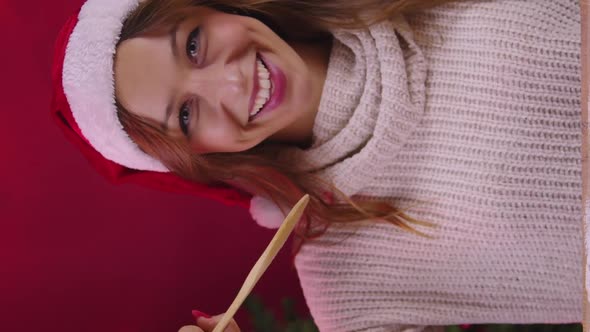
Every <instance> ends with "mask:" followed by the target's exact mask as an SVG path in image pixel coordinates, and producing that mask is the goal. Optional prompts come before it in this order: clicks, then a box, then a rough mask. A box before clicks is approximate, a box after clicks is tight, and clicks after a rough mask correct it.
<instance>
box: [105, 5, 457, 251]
mask: <svg viewBox="0 0 590 332" xmlns="http://www.w3.org/2000/svg"><path fill="white" fill-rule="evenodd" d="M444 2H450V1H449V0H433V1H422V0H397V1H395V0H354V1H350V0H331V1H325V0H239V1H237V0H147V1H145V2H143V3H142V4H141V5H140V6H139V7H138V9H137V10H135V11H134V12H133V13H131V15H130V16H129V17H128V19H127V20H126V22H125V23H124V25H123V29H122V33H121V39H120V42H121V41H124V40H126V39H130V38H133V37H136V36H139V35H147V34H153V33H158V32H161V31H164V30H166V29H167V28H169V27H170V26H172V25H173V24H175V23H176V22H178V21H180V20H181V19H182V18H183V17H184V15H185V14H184V13H186V12H187V11H188V10H189V9H190V8H191V7H193V6H209V7H212V8H215V9H218V10H222V11H226V12H231V13H238V14H242V15H248V16H252V17H255V18H257V19H259V20H260V21H262V22H263V23H265V24H266V25H268V26H269V27H270V28H271V29H273V30H274V31H275V32H276V33H277V34H278V35H279V36H281V37H282V38H283V39H285V40H295V39H297V40H304V41H317V40H318V39H322V38H327V37H329V31H330V30H331V29H334V28H350V29H353V28H363V27H367V26H369V25H371V24H374V23H377V22H379V21H382V20H385V19H388V18H391V17H393V16H394V15H396V14H400V13H409V12H413V11H417V10H421V9H425V8H426V7H432V6H434V5H438V4H442V3H444ZM301 23H304V24H301ZM290 27H297V28H296V29H290ZM301 27H306V29H304V30H302V29H301ZM117 107H118V110H119V111H118V116H119V119H120V121H121V123H122V125H123V127H124V129H125V130H126V131H127V133H128V134H129V136H130V137H131V138H132V139H133V140H134V141H135V142H136V143H137V144H138V146H139V147H140V148H141V149H142V150H144V151H145V152H146V153H147V154H150V155H152V156H154V157H156V158H157V159H159V160H160V161H161V162H162V163H163V164H164V165H165V166H166V167H168V169H170V170H171V171H173V172H174V173H176V174H178V175H179V176H181V177H183V178H185V179H188V180H191V181H198V182H202V183H219V182H222V183H226V184H231V185H235V186H238V187H241V188H246V189H247V190H248V191H249V192H251V193H254V194H258V195H262V196H265V197H267V198H269V199H271V200H273V201H274V202H275V203H277V205H279V206H281V207H283V208H288V207H291V206H293V205H294V204H295V203H296V202H297V200H298V199H299V198H300V197H301V196H302V195H303V193H308V194H309V195H310V197H311V201H310V204H309V206H308V209H307V214H306V216H307V218H305V219H304V222H301V223H300V224H299V226H298V228H297V230H296V233H297V234H298V235H299V238H298V240H305V239H309V238H313V237H316V236H319V235H321V234H323V232H324V231H325V230H326V229H327V227H329V226H330V225H331V224H333V223H350V222H358V221H362V220H373V221H383V222H389V223H391V224H393V225H396V226H398V227H401V228H403V229H406V230H408V231H411V232H415V233H417V234H420V235H423V236H426V235H425V234H423V233H421V232H419V231H417V230H416V229H414V228H413V227H412V226H410V224H420V225H427V226H432V224H431V223H428V222H423V221H418V220H415V219H413V218H411V217H410V216H408V215H407V214H406V213H404V212H403V211H402V210H401V209H399V208H398V207H396V206H393V205H392V204H391V203H390V202H388V201H385V200H363V199H360V198H358V197H353V198H351V197H348V196H346V195H345V194H343V193H342V192H340V191H339V190H338V188H335V187H334V186H333V185H331V184H330V183H327V182H325V181H323V180H322V179H320V178H319V177H317V176H315V175H314V174H310V173H305V172H298V171H297V170H296V169H295V168H294V167H293V165H289V164H285V163H281V162H279V161H278V159H277V158H276V156H277V151H279V150H280V149H281V145H279V144H274V143H268V142H264V143H262V144H260V145H258V146H256V147H254V148H252V149H250V150H248V151H243V152H239V153H213V154H205V155H199V154H196V153H194V152H192V151H191V148H190V146H189V145H188V143H187V142H186V141H185V140H182V139H180V138H176V137H172V136H170V135H168V134H167V133H166V132H164V131H163V130H162V129H161V127H160V126H159V125H158V124H156V123H155V122H153V121H150V120H149V119H145V118H141V117H139V116H136V115H134V114H132V113H131V112H129V111H127V110H125V109H124V108H123V107H122V106H121V105H120V104H117ZM331 195H332V197H333V200H332V199H330V196H331ZM298 243H299V244H301V243H302V242H301V241H298Z"/></svg>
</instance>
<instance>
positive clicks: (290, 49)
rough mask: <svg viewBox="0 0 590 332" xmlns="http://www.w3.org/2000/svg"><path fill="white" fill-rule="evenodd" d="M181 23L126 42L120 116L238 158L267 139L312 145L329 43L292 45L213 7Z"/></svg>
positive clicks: (119, 69) (202, 149)
mask: <svg viewBox="0 0 590 332" xmlns="http://www.w3.org/2000/svg"><path fill="white" fill-rule="evenodd" d="M184 14H185V15H186V16H184V15H183V16H180V17H178V18H177V20H178V22H175V24H174V25H173V26H172V27H166V28H167V29H168V30H170V33H167V34H163V35H161V36H150V35H147V36H146V35H142V36H133V37H131V38H126V39H123V40H122V42H120V44H119V46H118V51H117V55H116V59H115V91H116V97H117V100H118V102H119V105H120V106H121V107H120V110H121V112H124V111H125V110H126V111H128V112H131V113H133V114H135V115H137V116H141V117H143V118H145V119H150V120H151V121H154V122H155V123H158V124H160V126H161V127H162V128H163V130H164V132H166V133H167V134H172V135H174V134H175V133H182V136H184V138H185V139H186V140H187V141H188V143H189V145H190V146H191V148H192V150H193V151H194V152H196V153H215V152H239V151H244V150H248V149H250V148H252V147H254V146H256V145H258V144H259V143H261V142H262V141H264V140H266V139H270V140H274V141H281V142H291V143H305V142H308V141H309V140H310V139H311V129H312V124H313V118H314V117H315V112H316V111H317V108H318V105H319V100H320V95H321V90H322V86H323V80H324V77H325V72H326V67H327V61H328V55H329V48H328V47H329V44H317V45H312V46H309V45H304V44H295V45H289V44H287V43H286V42H285V41H283V40H282V39H281V38H279V37H278V36H277V35H276V34H275V33H274V32H273V31H272V30H271V29H270V28H268V27H267V26H266V25H264V24H263V23H262V22H260V21H258V20H256V19H254V18H251V17H247V16H238V15H232V14H228V13H225V12H221V11H217V10H215V9H211V8H208V7H191V8H189V9H187V10H186V11H184ZM125 30H126V27H124V28H123V33H124V32H125Z"/></svg>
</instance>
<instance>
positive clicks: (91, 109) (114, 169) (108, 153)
mask: <svg viewBox="0 0 590 332" xmlns="http://www.w3.org/2000/svg"><path fill="white" fill-rule="evenodd" d="M139 3H140V1H139V0H88V1H86V3H85V4H84V5H83V6H82V8H81V9H80V10H79V11H78V13H76V14H74V15H73V16H72V17H70V19H69V20H68V21H67V22H66V24H65V25H64V27H63V28H62V30H61V32H60V33H59V35H58V38H57V41H56V44H55V54H54V63H53V68H52V80H53V86H54V93H53V100H52V107H51V109H52V115H54V118H55V119H56V120H57V122H58V124H59V125H60V127H61V128H62V129H63V130H64V133H65V135H66V137H67V138H68V140H70V141H71V142H72V143H74V144H75V145H76V146H77V147H78V148H79V149H80V150H81V151H82V153H83V154H84V155H85V156H86V158H87V159H88V160H89V161H90V163H91V164H92V165H93V166H94V167H95V168H96V169H97V171H98V172H99V173H101V174H103V175H104V176H106V177H107V179H109V180H110V181H111V182H113V183H128V182H132V183H138V184H141V185H146V186H149V187H152V188H156V189H160V190H165V191H172V192H179V193H189V194H194V195H197V196H201V197H208V198H213V199H217V200H219V201H221V202H223V203H226V204H229V205H240V206H243V207H246V208H249V209H250V213H251V215H252V217H253V218H254V219H255V220H256V221H257V222H258V223H259V224H260V225H263V226H265V227H269V228H277V227H278V226H279V225H280V223H281V222H282V220H283V217H284V215H283V213H282V212H281V211H280V209H278V208H277V207H276V206H275V205H274V204H273V203H272V202H271V201H269V200H267V199H265V198H262V197H258V196H256V197H251V196H250V195H249V194H248V193H246V192H243V191H240V190H237V189H235V188H232V187H229V186H224V185H220V186H206V185H203V184H199V183H195V182H191V181H186V180H184V179H182V178H180V177H178V176H176V175H174V174H172V173H171V172H169V171H168V169H167V168H166V167H165V166H164V165H163V164H162V163H161V162H160V161H158V160H156V159H154V158H152V157H151V156H149V155H147V154H146V153H144V152H143V151H142V150H140V149H139V147H138V146H137V145H136V144H135V143H134V142H133V141H132V140H131V139H130V138H129V136H128V135H127V133H126V132H125V131H124V130H123V126H122V125H121V123H120V122H119V119H118V117H117V109H116V107H115V88H114V86H115V85H114V72H113V62H114V55H115V52H116V44H117V41H118V40H119V36H120V34H121V28H122V26H123V22H124V20H125V19H126V17H127V16H128V15H129V13H130V12H132V11H133V10H134V9H136V8H137V6H138V5H139Z"/></svg>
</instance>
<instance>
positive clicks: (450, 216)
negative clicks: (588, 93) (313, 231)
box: [286, 0, 583, 332]
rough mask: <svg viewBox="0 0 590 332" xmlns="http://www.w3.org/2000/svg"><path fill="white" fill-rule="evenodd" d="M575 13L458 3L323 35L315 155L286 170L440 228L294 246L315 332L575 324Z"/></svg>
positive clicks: (578, 286) (355, 231)
mask: <svg viewBox="0 0 590 332" xmlns="http://www.w3.org/2000/svg"><path fill="white" fill-rule="evenodd" d="M578 8H579V7H578V2H577V1H573V0H538V1H532V0H528V1H484V2H481V1H480V2H470V1H468V2H460V3H456V4H451V5H446V6H444V7H440V8H437V9H434V10H430V11H427V12H424V13H422V14H420V15H417V16H414V17H407V18H396V19H394V20H392V21H391V22H387V23H382V24H379V25H375V26H373V27H372V28H371V29H370V30H367V31H334V39H335V40H334V46H333V49H332V54H331V58H330V63H329V68H328V74H327V75H328V76H327V81H326V83H325V86H324V91H323V95H322V100H321V105H320V110H319V113H318V115H317V118H316V122H315V125H314V143H313V146H312V147H311V148H310V149H307V150H305V151H302V150H290V151H288V152H286V155H287V156H288V157H289V158H291V157H292V158H296V159H297V160H298V161H306V162H307V163H308V165H307V168H308V169H309V170H313V171H317V172H319V174H321V175H322V176H323V177H324V178H326V179H329V180H331V181H333V182H334V184H335V185H336V186H337V187H339V188H340V189H342V190H343V191H344V192H345V193H347V194H349V195H354V194H357V195H363V196H367V197H381V198H386V199H390V200H391V201H392V202H395V203H396V204H397V205H398V206H402V207H410V206H411V205H412V204H414V203H416V202H421V203H420V205H418V206H413V207H411V208H409V210H408V212H409V214H410V215H412V216H413V217H416V218H418V219H422V220H427V221H431V222H434V223H435V224H437V225H438V228H436V229H428V228H423V227H420V228H419V229H420V230H422V231H425V232H427V233H429V234H431V235H432V236H434V237H435V238H434V239H426V238H422V237H418V236H416V235H414V234H411V233H408V232H406V231H402V230H399V229H397V228H395V227H393V226H390V225H365V226H362V227H350V226H347V227H342V226H341V227H333V228H331V229H330V230H329V231H328V232H327V234H326V235H325V236H323V237H321V238H320V239H318V240H315V241H312V242H310V243H308V244H306V245H305V246H304V247H303V248H302V250H301V252H300V253H299V254H298V256H297V257H296V266H297V269H298V273H299V277H300V279H301V284H302V287H303V291H304V294H305V297H306V299H307V304H308V305H309V308H310V309H311V312H312V314H313V317H314V319H315V321H316V323H317V325H318V326H319V327H320V330H321V331H322V332H343V331H371V332H376V331H380V332H385V331H420V330H422V329H423V328H424V327H425V326H437V325H438V326H440V325H449V324H457V323H533V322H535V323H539V322H544V323H565V322H579V321H581V311H582V290H583V283H582V248H583V246H582V243H583V240H582V220H581V156H580V148H581V141H580V140H581V124H580V95H581V83H580V19H579V9H578ZM430 329H436V328H433V327H431V328H427V330H430Z"/></svg>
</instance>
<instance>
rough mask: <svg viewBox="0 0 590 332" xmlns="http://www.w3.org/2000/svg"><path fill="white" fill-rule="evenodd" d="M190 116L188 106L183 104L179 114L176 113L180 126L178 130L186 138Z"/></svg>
mask: <svg viewBox="0 0 590 332" xmlns="http://www.w3.org/2000/svg"><path fill="white" fill-rule="evenodd" d="M190 115H191V112H190V109H189V107H188V105H187V104H186V103H185V104H184V105H182V107H181V108H180V112H178V124H179V126H180V130H182V132H183V133H184V135H185V136H188V125H189V122H190Z"/></svg>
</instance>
